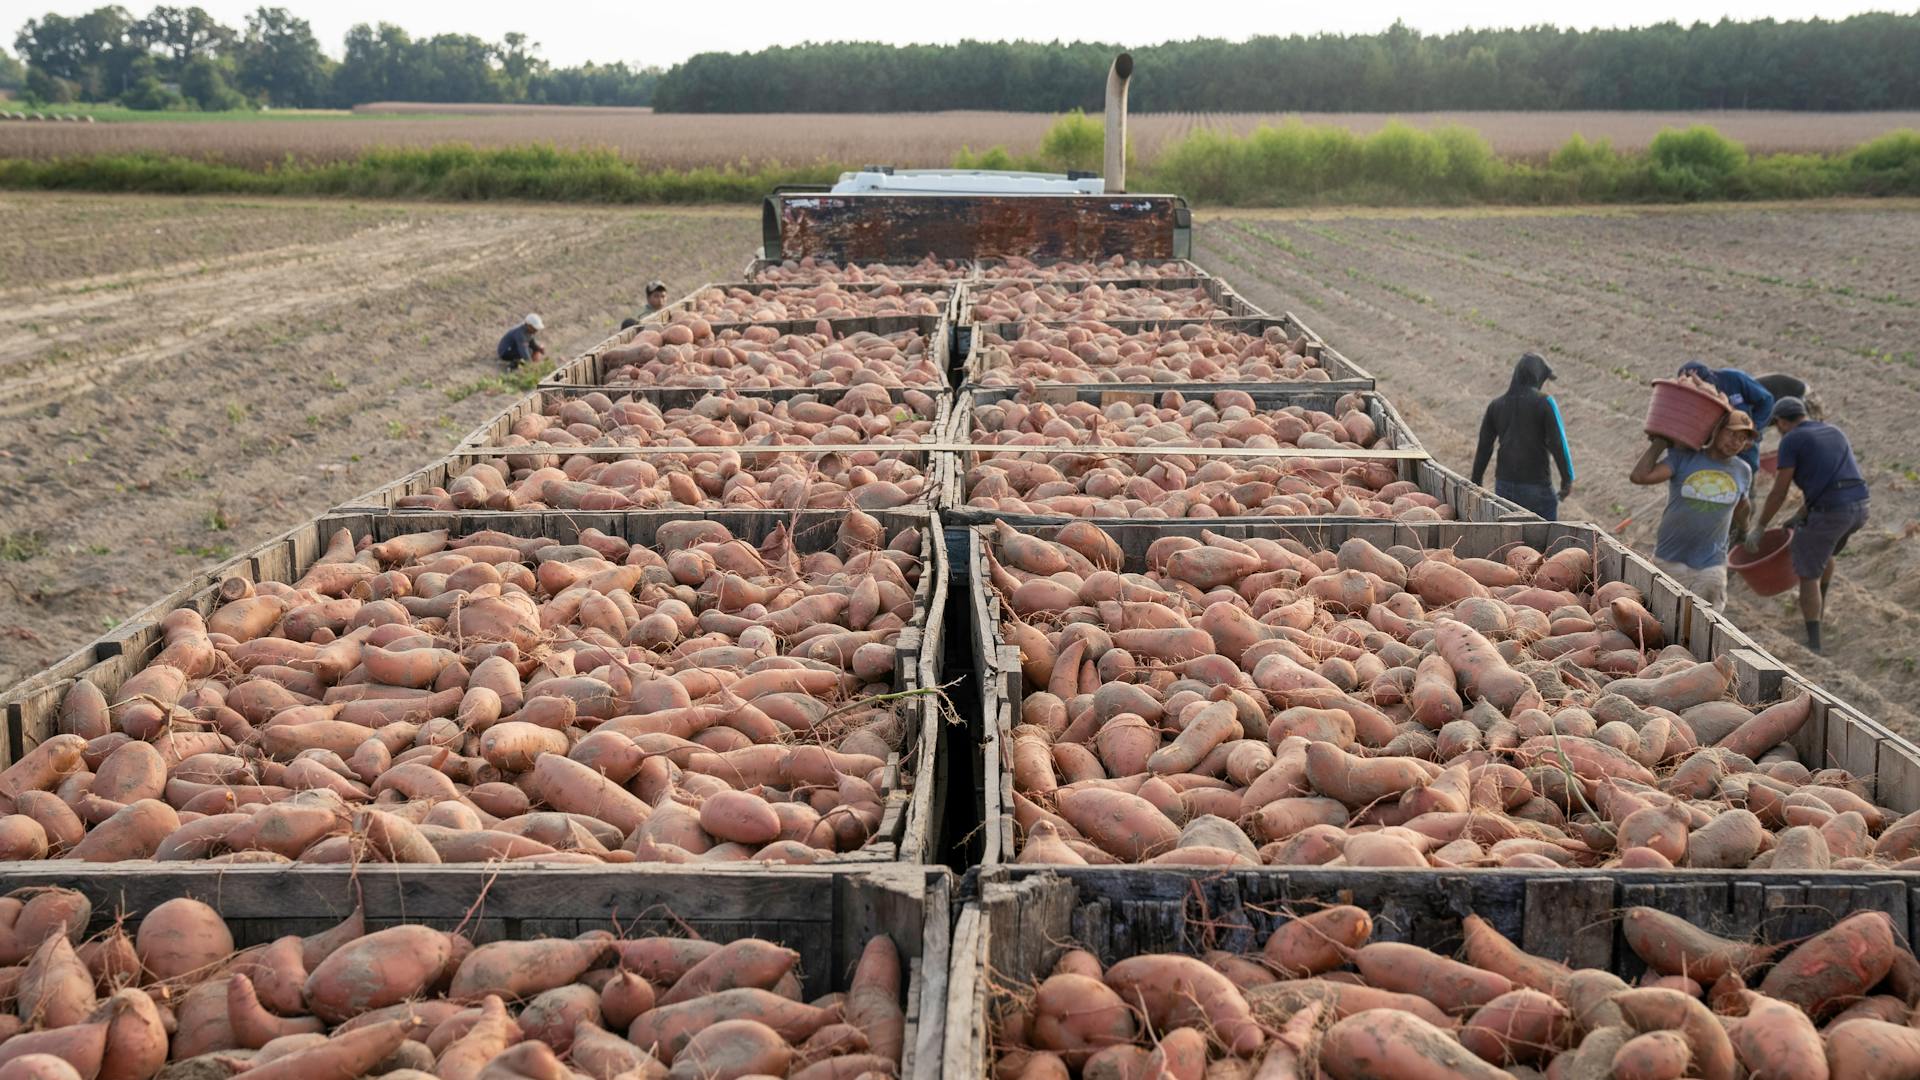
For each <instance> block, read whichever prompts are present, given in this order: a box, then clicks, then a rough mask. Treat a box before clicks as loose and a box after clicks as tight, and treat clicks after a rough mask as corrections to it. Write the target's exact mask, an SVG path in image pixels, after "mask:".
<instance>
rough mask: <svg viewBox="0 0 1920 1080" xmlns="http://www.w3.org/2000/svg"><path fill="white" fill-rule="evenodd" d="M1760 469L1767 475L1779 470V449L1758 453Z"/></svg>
mask: <svg viewBox="0 0 1920 1080" xmlns="http://www.w3.org/2000/svg"><path fill="white" fill-rule="evenodd" d="M1760 471H1761V472H1762V473H1764V474H1766V475H1768V476H1772V475H1773V474H1774V473H1777V472H1779V471H1780V451H1778V450H1769V451H1767V452H1766V453H1764V454H1761V455H1760Z"/></svg>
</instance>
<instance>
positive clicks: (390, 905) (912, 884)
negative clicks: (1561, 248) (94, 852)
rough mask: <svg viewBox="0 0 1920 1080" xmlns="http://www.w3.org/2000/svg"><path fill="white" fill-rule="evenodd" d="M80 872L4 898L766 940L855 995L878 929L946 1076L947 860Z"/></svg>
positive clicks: (263, 934)
mask: <svg viewBox="0 0 1920 1080" xmlns="http://www.w3.org/2000/svg"><path fill="white" fill-rule="evenodd" d="M208 869H211V870H216V871H218V872H208V871H207V870H205V869H203V870H195V869H194V868H191V867H182V866H181V865H180V864H152V865H148V866H143V867H137V866H131V865H105V866H99V867H87V868H75V867H74V866H73V864H71V863H68V864H62V863H57V862H55V863H9V864H8V865H7V867H6V868H5V869H4V870H0V892H8V891H11V890H14V889H21V888H29V887H34V886H46V885H58V886H62V887H65V888H69V889H77V890H79V891H80V892H82V893H85V894H86V895H87V897H88V899H90V900H91V901H92V902H93V918H94V926H93V927H92V929H95V930H99V929H104V928H105V927H106V926H108V925H109V924H111V922H112V921H113V918H114V916H115V915H117V914H126V915H128V916H130V917H129V919H128V920H127V924H126V927H127V929H128V931H129V932H131V931H132V929H133V927H134V926H135V925H137V923H138V921H139V918H140V916H142V915H144V914H145V913H146V912H148V911H150V910H152V909H153V908H154V907H157V906H158V905H159V904H161V903H163V902H165V901H167V900H171V899H173V898H175V897H179V896H188V897H193V898H195V899H198V900H201V901H203V902H205V903H207V904H209V905H211V906H213V907H214V908H215V909H216V910H218V911H219V912H220V914H221V915H222V916H223V917H224V918H225V919H226V920H227V926H228V928H229V929H231V930H232V931H233V932H234V944H235V945H236V946H237V947H240V948H245V947H247V946H250V945H257V944H264V943H266V942H270V941H272V940H274V939H275V938H277V937H280V936H282V935H285V934H312V933H316V932H318V931H321V930H324V929H327V928H329V927H331V926H333V925H335V924H337V923H339V922H340V921H341V920H342V919H344V918H345V917H346V916H347V915H349V914H350V913H351V912H352V911H353V909H354V906H355V905H356V904H364V906H365V910H366V921H367V927H368V929H369V930H378V929H384V928H386V927H389V926H397V925H401V924H404V923H418V924H424V925H428V926H433V927H435V928H438V929H443V930H451V929H453V928H455V927H456V926H458V927H461V929H462V932H464V933H466V934H468V935H470V936H471V937H472V938H473V939H474V941H475V942H476V943H485V942H489V941H502V940H527V939H532V938H541V937H571V936H574V935H576V934H581V933H585V932H587V931H590V930H610V931H614V932H616V933H619V934H621V935H622V936H626V937H642V936H649V935H667V936H673V937H686V936H690V935H697V936H699V937H702V938H706V939H708V940H712V941H721V942H726V941H733V940H736V939H738V938H743V937H762V938H765V939H767V940H770V941H774V942H777V943H779V944H782V945H785V946H786V947H788V948H790V949H793V950H794V951H796V952H798V953H799V954H800V963H799V971H800V974H801V976H802V983H803V987H804V992H805V993H806V995H807V996H808V997H810V998H811V997H816V996H819V995H822V994H827V993H831V992H833V991H835V990H841V989H845V988H846V986H847V984H848V981H849V979H850V978H851V976H852V974H853V969H854V966H855V965H856V963H857V962H858V961H859V959H860V953H861V951H862V950H863V949H865V948H866V944H867V942H868V941H869V940H871V939H872V938H874V937H877V936H880V935H885V936H886V937H888V938H890V939H891V940H892V941H893V944H894V947H895V948H897V949H898V950H899V951H900V961H901V975H902V982H903V984H904V985H903V987H902V991H903V992H902V995H901V1001H900V1004H901V1006H902V1008H903V1009H904V1010H905V1012H906V1022H907V1026H906V1040H905V1046H904V1058H905V1061H904V1063H903V1067H902V1070H901V1073H900V1075H901V1076H902V1077H907V1078H913V1080H937V1078H938V1076H939V1059H940V1046H941V1041H942V1036H943V1034H944V1024H943V1017H944V1014H945V1011H946V1001H947V985H946V980H947V972H948V967H949V963H950V949H949V930H950V922H949V920H950V915H949V906H950V899H949V898H950V896H951V889H952V885H951V877H950V875H949V874H948V873H947V871H946V870H945V869H932V870H928V869H925V868H922V867H909V866H891V867H870V868H867V869H865V870H860V871H855V872H839V873H834V872H825V871H818V870H813V871H808V869H807V868H795V869H798V870H801V871H802V872H800V873H792V874H788V873H780V874H768V873H758V872H753V871H742V870H733V869H726V868H710V867H691V866H666V865H656V866H649V867H646V868H644V869H643V868H640V867H622V868H616V869H605V870H603V869H598V868H594V867H551V868H547V869H545V870H543V871H542V872H540V873H538V874H518V873H500V872H498V871H497V870H495V869H493V868H487V869H478V868H460V867H453V866H407V867H395V866H373V865H366V866H359V867H346V866H303V867H299V868H297V869H296V868H289V867H285V866H222V867H214V868H208Z"/></svg>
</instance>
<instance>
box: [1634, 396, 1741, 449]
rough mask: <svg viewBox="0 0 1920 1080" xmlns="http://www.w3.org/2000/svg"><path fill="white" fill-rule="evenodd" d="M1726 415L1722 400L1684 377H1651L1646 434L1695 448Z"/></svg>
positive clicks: (1698, 446) (1725, 407)
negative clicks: (1653, 378) (1651, 386)
mask: <svg viewBox="0 0 1920 1080" xmlns="http://www.w3.org/2000/svg"><path fill="white" fill-rule="evenodd" d="M1726 415H1727V403H1726V401H1725V399H1723V398H1720V397H1717V396H1715V395H1713V394H1711V393H1708V392H1707V391H1706V390H1703V389H1701V388H1700V387H1698V386H1696V385H1694V384H1693V383H1692V382H1690V381H1688V380H1683V379H1655V380H1653V398H1652V399H1651V400H1650V401H1648V402H1647V424H1646V430H1647V434H1649V435H1659V436H1661V437H1663V438H1667V439H1671V440H1672V441H1673V442H1674V443H1675V444H1676V445H1679V446H1685V447H1688V448H1690V449H1694V450H1698V449H1700V448H1701V447H1703V446H1705V445H1707V440H1708V439H1711V438H1713V430H1714V429H1715V428H1717V427H1719V426H1720V421H1721V419H1722V418H1724V417H1725V416H1726Z"/></svg>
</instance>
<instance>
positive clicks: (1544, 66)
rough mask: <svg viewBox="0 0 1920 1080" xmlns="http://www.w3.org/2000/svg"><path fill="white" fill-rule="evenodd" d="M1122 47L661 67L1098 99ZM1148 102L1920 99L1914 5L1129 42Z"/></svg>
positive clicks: (824, 89)
mask: <svg viewBox="0 0 1920 1080" xmlns="http://www.w3.org/2000/svg"><path fill="white" fill-rule="evenodd" d="M1120 49H1121V47H1120V46H1117V45H1109V44H1095V43H1087V42H1074V43H1071V44H1068V43H1061V42H1051V43H1037V42H1025V41H1013V42H985V41H965V42H961V43H959V44H957V45H907V46H892V45H882V44H874V43H864V42H834V43H827V44H807V45H799V46H793V47H781V48H771V49H765V50H762V51H759V52H752V53H702V54H700V55H698V56H695V57H693V58H691V59H689V60H688V61H686V62H685V63H683V64H679V65H676V66H675V67H673V68H672V69H671V70H669V71H668V72H667V73H666V74H665V75H663V76H662V77H661V79H660V84H659V86H658V87H657V88H656V89H655V91H654V100H653V105H654V108H656V109H658V110H660V111H663V112H665V111H673V112H896V111H931V110H940V109H1011V110H1025V111H1044V112H1061V111H1064V110H1068V109H1074V108H1082V109H1087V110H1093V109H1097V108H1099V107H1101V98H1102V95H1103V93H1104V88H1105V80H1106V71H1107V66H1108V65H1109V64H1110V63H1111V62H1112V60H1113V57H1114V55H1115V54H1116V53H1117V52H1119V51H1120ZM1128 51H1130V52H1131V53H1132V54H1133V58H1134V72H1135V76H1136V78H1135V80H1134V85H1133V86H1132V87H1131V88H1130V89H1129V91H1128V93H1129V99H1130V101H1129V103H1130V106H1131V107H1132V108H1133V109H1135V110H1137V111H1142V112H1292V111H1301V112H1411V111H1432V110H1456V109H1804V110H1830V111H1839V110H1875V109H1901V108H1907V109H1910V108H1915V107H1920V64H1916V63H1915V62H1914V58H1915V57H1917V56H1920V13H1914V14H1905V15H1895V14H1870V15H1856V16H1852V17H1850V18H1846V19H1841V20H1826V19H1811V20H1806V21H1786V22H1777V21H1774V20H1772V19H1761V20H1756V21H1752V22H1735V21H1731V20H1725V19H1723V20H1721V21H1720V22H1717V23H1695V24H1693V25H1691V26H1681V25H1679V24H1677V23H1672V22H1668V23H1662V24H1659V25H1657V26H1648V27H1640V28H1634V29H1622V30H1593V31H1579V30H1562V29H1558V28H1555V27H1552V26H1531V27H1524V28H1519V29H1510V30H1462V31H1458V32H1456V33H1450V34H1442V35H1427V34H1421V33H1419V32H1418V31H1415V30H1411V29H1409V28H1407V27H1406V26H1404V25H1402V24H1400V23H1395V24H1394V25H1393V26H1392V27H1391V28H1389V29H1387V30H1385V31H1383V32H1381V33H1378V34H1351V35H1340V34H1317V35H1313V36H1310V37H1308V36H1300V35H1294V36H1291V37H1271V36H1269V37H1256V38H1253V39H1251V40H1248V41H1245V42H1230V41H1221V40H1217V39H1202V40H1195V41H1180V42H1172V43H1169V44H1165V45H1150V46H1146V47H1143V48H1138V49H1131V50H1128Z"/></svg>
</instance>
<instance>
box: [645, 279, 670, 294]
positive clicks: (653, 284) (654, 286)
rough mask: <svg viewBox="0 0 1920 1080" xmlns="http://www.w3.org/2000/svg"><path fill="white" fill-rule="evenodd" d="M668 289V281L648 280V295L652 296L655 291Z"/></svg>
mask: <svg viewBox="0 0 1920 1080" xmlns="http://www.w3.org/2000/svg"><path fill="white" fill-rule="evenodd" d="M666 291H667V283H666V282H664V281H649V282H647V295H648V296H652V295H653V294H654V293H657V292H666Z"/></svg>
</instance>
